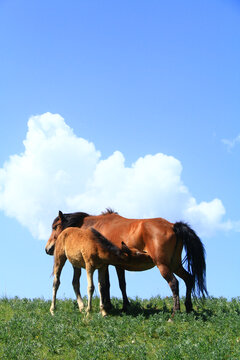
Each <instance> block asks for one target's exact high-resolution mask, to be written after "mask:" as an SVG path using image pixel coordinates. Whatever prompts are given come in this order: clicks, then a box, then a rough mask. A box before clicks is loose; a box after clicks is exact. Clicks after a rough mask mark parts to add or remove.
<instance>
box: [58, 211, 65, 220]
mask: <svg viewBox="0 0 240 360" xmlns="http://www.w3.org/2000/svg"><path fill="white" fill-rule="evenodd" d="M58 216H59V219H60V220H61V221H63V220H64V215H63V213H62V212H61V210H59V212H58Z"/></svg>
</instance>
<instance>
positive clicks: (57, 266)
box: [50, 256, 67, 315]
mask: <svg viewBox="0 0 240 360" xmlns="http://www.w3.org/2000/svg"><path fill="white" fill-rule="evenodd" d="M66 260H67V258H66V257H65V256H64V257H63V256H62V257H61V258H59V259H55V262H54V280H53V298H52V304H51V307H50V313H51V314H52V315H54V310H55V308H56V296H57V291H58V288H59V285H60V275H61V272H62V268H63V266H64V264H65V262H66Z"/></svg>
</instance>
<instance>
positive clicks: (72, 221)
mask: <svg viewBox="0 0 240 360" xmlns="http://www.w3.org/2000/svg"><path fill="white" fill-rule="evenodd" d="M107 214H118V213H117V212H115V211H114V210H112V209H111V208H107V209H106V211H103V212H102V213H101V215H107ZM88 216H92V215H89V214H87V213H85V212H75V213H69V214H62V217H61V222H62V228H63V230H64V229H66V228H68V227H81V226H82V224H83V220H84V218H85V217H88ZM59 220H60V217H59V216H57V217H56V219H54V221H53V226H54V224H55V223H56V222H57V221H59Z"/></svg>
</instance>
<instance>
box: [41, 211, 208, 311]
mask: <svg viewBox="0 0 240 360" xmlns="http://www.w3.org/2000/svg"><path fill="white" fill-rule="evenodd" d="M69 226H74V227H82V228H88V227H91V226H93V227H94V228H95V229H97V230H98V231H100V232H101V234H103V235H104V236H106V237H107V238H108V239H109V240H110V241H111V242H112V243H113V244H115V245H116V246H118V247H120V246H121V242H122V241H124V242H125V243H126V244H127V246H129V247H134V248H136V249H139V250H143V251H147V253H148V254H149V255H150V256H151V258H152V260H153V262H154V264H155V265H156V266H157V267H158V269H159V270H160V273H161V275H162V276H163V277H164V279H165V280H166V281H167V282H168V284H169V286H170V288H171V290H172V293H173V299H174V306H173V314H174V312H175V311H176V310H179V309H180V303H179V286H178V280H177V278H176V277H175V275H174V274H176V275H177V276H179V277H180V278H181V279H183V280H184V282H185V285H186V300H185V306H186V311H187V312H190V311H191V310H192V300H191V293H192V292H193V293H194V294H196V295H201V294H202V295H203V296H204V295H205V294H206V295H207V289H206V283H205V274H206V264H205V251H204V246H203V244H202V242H201V240H200V239H199V237H198V236H197V235H196V233H195V232H194V231H193V230H192V229H191V228H190V227H189V226H188V225H187V224H186V223H183V222H176V223H175V224H173V223H170V222H169V221H167V220H165V219H162V218H154V219H127V218H124V217H122V216H120V215H118V214H117V213H114V212H112V211H111V210H107V212H106V213H102V214H101V215H97V216H91V215H88V214H86V213H82V212H77V213H71V214H63V213H62V212H61V211H59V215H58V217H57V218H56V219H55V220H54V221H53V225H52V234H51V236H50V238H49V240H48V243H47V245H46V248H45V250H46V252H47V253H48V254H50V255H52V254H53V251H54V243H55V239H56V238H57V236H58V235H59V234H60V233H61V231H62V230H64V229H65V228H67V227H69ZM183 247H184V249H185V252H186V257H185V259H184V261H186V262H187V270H185V269H184V268H183V262H184V261H183V262H182V260H181V255H182V250H183ZM116 270H117V274H118V279H119V285H120V289H121V291H122V294H123V308H124V309H126V308H127V306H128V304H129V302H128V298H127V294H126V282H125V273H124V270H123V269H121V268H120V267H118V266H116ZM141 270H145V269H144V267H143V268H142V269H141ZM76 276H77V275H76ZM105 284H106V292H105V295H104V302H106V304H108V305H109V306H111V303H110V295H109V287H110V284H109V274H108V271H106V281H105Z"/></svg>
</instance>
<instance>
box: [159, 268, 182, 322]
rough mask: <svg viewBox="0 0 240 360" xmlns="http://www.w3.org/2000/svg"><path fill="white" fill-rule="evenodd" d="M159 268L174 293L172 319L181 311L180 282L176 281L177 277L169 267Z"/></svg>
mask: <svg viewBox="0 0 240 360" xmlns="http://www.w3.org/2000/svg"><path fill="white" fill-rule="evenodd" d="M157 267H158V269H159V270H160V272H161V275H162V276H163V277H164V279H165V280H166V281H167V282H168V285H169V286H170V288H171V290H172V293H173V313H172V317H173V316H174V314H175V312H176V311H177V310H180V302H179V286H178V280H177V279H176V277H175V276H174V274H173V273H172V271H171V270H170V269H169V267H168V266H167V265H164V264H161V265H157Z"/></svg>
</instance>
